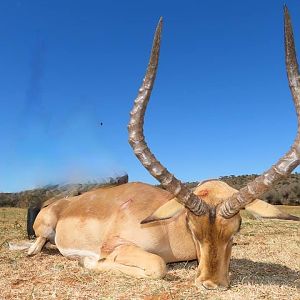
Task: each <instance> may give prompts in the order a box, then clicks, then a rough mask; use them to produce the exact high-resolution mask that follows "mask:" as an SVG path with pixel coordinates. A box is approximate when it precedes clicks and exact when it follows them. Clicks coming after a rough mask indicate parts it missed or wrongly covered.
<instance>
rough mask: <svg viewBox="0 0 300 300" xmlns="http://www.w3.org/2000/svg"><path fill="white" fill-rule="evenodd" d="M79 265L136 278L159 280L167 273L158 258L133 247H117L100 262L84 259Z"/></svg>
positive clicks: (163, 262) (163, 263)
mask: <svg viewBox="0 0 300 300" xmlns="http://www.w3.org/2000/svg"><path fill="white" fill-rule="evenodd" d="M80 264H81V265H82V266H83V267H85V268H88V269H92V270H95V271H99V272H104V271H113V272H115V271H116V272H121V273H124V274H127V275H130V276H133V277H136V278H151V279H160V278H163V277H164V276H165V275H166V272H167V267H166V263H165V261H164V260H163V259H162V258H161V257H160V256H158V255H156V254H152V253H150V252H147V251H145V250H143V249H142V248H140V247H137V246H135V245H121V246H118V247H116V248H115V250H113V251H112V252H111V253H110V254H109V255H108V256H107V257H106V258H103V259H100V260H97V259H95V258H91V257H84V258H83V259H82V261H81V263H80Z"/></svg>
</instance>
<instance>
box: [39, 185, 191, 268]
mask: <svg viewBox="0 0 300 300" xmlns="http://www.w3.org/2000/svg"><path fill="white" fill-rule="evenodd" d="M171 198H173V197H172V195H171V194H170V193H169V192H167V191H164V190H162V189H160V188H157V187H153V186H151V185H148V184H143V183H127V184H124V185H120V186H117V187H113V188H108V189H101V188H100V189H98V190H96V191H91V192H87V193H84V194H83V195H80V196H77V197H72V198H67V200H65V199H62V200H58V201H56V202H54V203H53V204H52V205H49V206H47V207H45V208H43V209H42V210H41V212H40V214H39V215H38V217H37V219H36V221H35V223H34V230H35V232H36V234H37V236H38V237H44V238H47V239H50V240H55V244H56V245H57V247H58V249H59V251H60V252H61V253H62V254H63V255H64V256H66V257H76V256H77V257H78V256H91V257H95V258H97V259H101V258H105V257H107V255H108V254H110V253H111V252H112V251H113V250H114V249H115V248H117V247H118V246H120V245H127V244H128V245H129V244H130V245H131V244H132V245H135V246H137V247H140V248H142V249H144V250H145V251H149V252H151V253H155V254H157V255H159V256H161V257H162V258H163V259H164V261H166V262H172V261H180V260H190V259H195V258H196V254H195V249H194V246H193V241H192V237H191V235H190V233H189V230H188V228H187V226H186V222H185V214H181V215H180V216H178V217H177V218H176V219H175V220H173V221H172V222H170V221H162V222H159V224H145V225H141V224H140V222H141V221H142V220H143V219H145V218H146V217H147V216H149V215H150V214H151V213H152V212H153V211H155V210H156V209H157V208H158V207H159V206H161V205H163V204H164V203H166V202H167V201H168V200H170V199H171ZM49 218H51V222H50V223H46V222H45V220H49ZM48 224H49V225H50V226H49V225H48ZM54 232H55V233H54ZM49 233H50V235H49ZM54 234H55V238H54Z"/></svg>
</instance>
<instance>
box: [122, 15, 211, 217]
mask: <svg viewBox="0 0 300 300" xmlns="http://www.w3.org/2000/svg"><path fill="white" fill-rule="evenodd" d="M161 31H162V18H160V20H159V22H158V25H157V28H156V32H155V36H154V41H153V45H152V50H151V55H150V60H149V64H148V68H147V71H146V75H145V77H144V80H143V83H142V86H141V88H140V89H139V92H138V95H137V98H136V99H135V101H134V106H133V109H132V111H131V113H130V120H129V124H128V133H129V143H130V145H131V147H132V149H133V151H134V153H135V155H136V156H137V158H138V159H139V161H140V162H141V163H142V165H143V166H144V167H145V168H146V169H147V170H148V171H149V172H150V174H151V175H152V176H153V177H155V178H156V179H157V180H158V181H159V182H160V183H161V185H162V186H163V187H164V188H165V189H166V190H167V191H169V192H170V193H171V194H173V195H174V196H175V197H177V199H178V201H179V202H180V203H182V204H183V205H184V206H185V207H187V208H188V209H189V210H190V211H191V212H193V213H194V214H196V215H202V214H205V213H206V212H207V211H208V206H207V204H206V203H205V202H204V201H202V200H201V199H200V198H198V197H197V196H196V195H195V194H193V192H192V191H191V190H190V189H188V188H187V187H186V186H185V185H184V184H183V183H182V182H181V181H180V180H178V179H177V178H176V177H175V176H174V175H173V174H171V173H170V172H169V171H168V170H167V169H166V168H165V167H164V166H163V165H162V164H161V163H160V162H159V161H158V160H157V159H156V157H155V156H154V155H153V154H152V152H151V150H150V149H149V147H148V145H147V143H146V141H145V137H144V130H143V125H144V115H145V111H146V108H147V104H148V101H149V99H150V96H151V91H152V88H153V84H154V81H155V77H156V71H157V67H158V59H159V50H160V40H161Z"/></svg>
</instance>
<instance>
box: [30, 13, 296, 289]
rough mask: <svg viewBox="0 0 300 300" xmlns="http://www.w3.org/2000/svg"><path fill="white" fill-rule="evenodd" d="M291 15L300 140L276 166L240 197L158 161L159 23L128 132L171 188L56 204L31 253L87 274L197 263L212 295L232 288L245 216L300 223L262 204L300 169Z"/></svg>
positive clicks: (131, 186) (46, 211) (130, 188)
mask: <svg viewBox="0 0 300 300" xmlns="http://www.w3.org/2000/svg"><path fill="white" fill-rule="evenodd" d="M284 16H285V25H284V32H285V50H286V67H287V74H288V80H289V85H290V89H291V92H292V95H293V99H294V103H295V107H296V112H297V116H298V133H297V137H296V140H295V142H294V144H293V145H292V147H291V149H290V150H289V151H288V152H287V153H286V154H285V155H284V156H283V157H282V158H281V159H280V160H279V161H278V162H277V163H275V164H274V165H273V166H272V167H271V168H270V169H268V170H267V171H266V172H265V173H263V174H262V175H260V176H259V177H257V178H256V179H255V180H254V181H252V182H250V183H248V184H247V186H245V187H244V188H242V189H241V190H240V191H237V190H235V189H233V188H231V187H230V186H228V185H227V184H226V183H224V182H221V181H217V180H209V181H205V182H203V183H201V184H199V185H198V187H197V188H196V189H195V190H194V191H192V190H190V189H188V188H187V187H186V186H185V185H184V184H183V183H181V182H180V181H179V180H178V179H176V178H175V176H174V175H172V174H171V173H169V171H168V170H167V169H166V168H165V167H164V166H163V165H162V164H161V163H160V162H159V161H158V160H157V159H156V158H155V156H154V155H153V154H152V153H151V151H150V149H149V147H148V146H147V144H146V142H145V138H144V135H143V122H144V114H145V110H146V106H147V103H148V100H149V98H150V94H151V90H152V87H153V84H154V80H155V76H156V71H157V66H158V57H159V49H160V36H161V29H162V20H160V21H159V24H158V26H157V29H156V33H155V37H154V42H153V47H152V51H151V56H150V61H149V65H148V68H147V71H146V75H145V78H144V80H143V83H142V86H141V88H140V89H139V92H138V96H137V98H136V100H135V104H134V107H133V109H132V112H131V117H130V121H129V125H128V130H129V142H130V145H131V147H132V148H133V151H134V153H135V154H136V156H137V157H138V159H139V160H140V161H141V163H142V164H143V166H144V167H145V168H146V169H147V170H148V171H149V172H150V173H151V174H152V175H153V176H154V177H155V178H156V179H157V180H158V181H159V182H160V183H161V185H162V186H163V187H164V189H160V188H158V187H153V186H151V185H148V184H144V183H127V184H123V185H120V186H117V187H113V188H106V189H97V190H95V191H90V192H86V193H84V194H82V195H79V196H76V197H70V198H65V199H60V200H58V201H55V202H52V203H51V202H50V204H49V205H48V206H45V207H44V208H42V210H41V211H40V213H39V214H38V216H37V218H36V220H35V223H34V230H35V233H36V235H37V239H36V241H35V242H34V244H32V245H31V247H30V248H29V250H28V254H29V255H34V254H36V253H38V252H40V251H41V249H42V247H43V246H44V244H45V243H46V241H52V242H53V243H55V244H56V246H57V248H58V250H59V251H60V253H61V254H62V255H64V256H66V257H68V258H79V259H80V262H81V264H82V265H83V266H84V267H86V268H90V269H94V270H98V271H106V270H111V271H118V272H122V273H125V274H128V275H132V276H135V277H147V278H162V277H163V276H164V275H165V274H166V263H169V262H176V261H186V260H192V259H198V262H199V266H198V270H197V275H196V280H195V284H196V285H197V286H203V287H205V288H207V289H216V288H227V287H228V286H229V263H230V256H231V248H232V240H233V236H234V234H235V233H236V232H238V231H239V228H240V224H241V216H240V213H239V212H240V210H241V209H243V208H246V209H248V210H249V211H250V212H252V213H257V214H260V215H263V216H264V217H278V218H286V219H294V220H296V219H298V218H297V217H293V216H290V215H287V214H284V213H281V212H280V211H279V210H278V209H277V208H275V207H273V206H271V205H269V204H267V203H264V202H263V201H261V200H258V199H257V198H258V197H259V196H260V195H261V194H262V193H264V192H266V191H267V190H268V189H269V188H270V187H271V186H272V185H273V184H274V182H276V181H277V180H279V179H281V178H283V177H284V176H286V175H288V174H290V173H291V172H292V171H293V170H294V169H295V168H296V167H297V166H298V165H299V163H300V160H299V159H300V144H299V140H300V126H299V120H300V79H299V73H298V65H297V60H296V53H295V48H294V41H293V33H292V25H291V21H290V17H289V14H288V10H287V8H285V9H284Z"/></svg>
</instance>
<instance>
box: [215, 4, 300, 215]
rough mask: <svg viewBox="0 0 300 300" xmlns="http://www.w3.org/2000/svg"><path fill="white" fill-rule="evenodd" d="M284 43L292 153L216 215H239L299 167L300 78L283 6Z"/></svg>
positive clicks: (288, 153) (289, 23) (289, 25)
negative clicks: (293, 126) (294, 122)
mask: <svg viewBox="0 0 300 300" xmlns="http://www.w3.org/2000/svg"><path fill="white" fill-rule="evenodd" d="M284 41H285V62H286V71H287V76H288V81H289V86H290V90H291V93H292V96H293V100H294V104H295V108H296V113H297V118H298V129H297V136H296V139H295V141H294V144H293V145H292V147H291V149H290V150H289V151H288V152H287V153H286V154H285V155H284V156H283V157H282V158H280V159H279V161H278V162H277V163H276V164H275V165H273V166H272V167H271V168H270V169H269V170H267V171H266V172H265V173H263V174H262V175H260V176H259V177H257V178H256V179H255V180H254V181H252V182H250V183H248V184H247V186H246V187H244V188H242V189H241V190H240V191H239V192H238V193H236V194H234V195H233V196H232V197H231V198H229V199H228V200H226V201H225V202H224V203H223V204H222V205H221V206H220V208H219V214H220V215H221V216H223V217H225V218H230V217H232V216H233V215H235V214H236V213H238V212H239V210H240V209H241V208H243V207H245V206H246V205H247V204H249V203H250V202H252V201H253V200H254V199H256V198H258V196H260V195H261V194H262V193H264V192H266V191H267V190H268V189H269V188H270V187H271V186H272V185H273V184H274V183H275V182H276V181H277V180H279V179H281V178H283V177H285V176H287V175H288V174H290V173H291V172H292V171H293V170H294V169H295V168H296V167H297V166H298V165H299V164H300V75H299V70H298V63H297V58H296V50H295V44H294V37H293V28H292V23H291V19H290V16H289V12H288V9H287V7H286V6H285V7H284Z"/></svg>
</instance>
